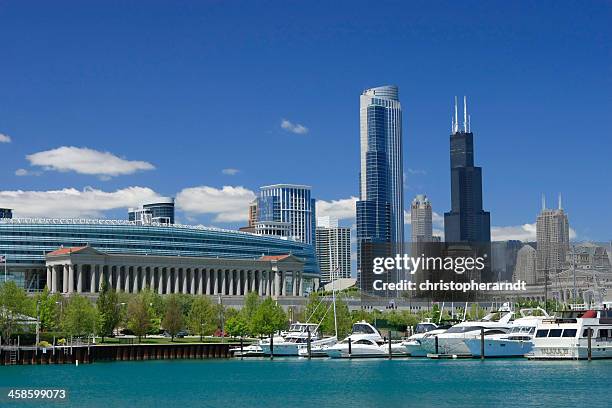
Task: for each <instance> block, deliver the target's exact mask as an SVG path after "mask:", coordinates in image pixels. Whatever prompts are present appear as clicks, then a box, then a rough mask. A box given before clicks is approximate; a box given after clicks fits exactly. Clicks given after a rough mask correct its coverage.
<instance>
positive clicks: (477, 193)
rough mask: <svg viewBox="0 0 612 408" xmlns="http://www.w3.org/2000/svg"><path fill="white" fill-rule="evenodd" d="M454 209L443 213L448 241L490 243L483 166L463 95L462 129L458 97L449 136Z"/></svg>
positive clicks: (452, 207) (452, 205) (445, 235)
mask: <svg viewBox="0 0 612 408" xmlns="http://www.w3.org/2000/svg"><path fill="white" fill-rule="evenodd" d="M450 170H451V210H450V211H449V212H447V213H445V214H444V240H445V241H446V242H457V243H458V242H462V243H488V242H490V241H491V225H490V224H491V221H490V214H489V212H487V211H484V210H483V205H482V169H481V168H480V167H476V166H474V134H473V133H472V131H471V129H470V119H469V116H468V112H467V99H466V98H465V97H464V99H463V129H460V126H459V117H458V108H457V98H456V97H455V116H454V119H453V121H452V133H451V136H450Z"/></svg>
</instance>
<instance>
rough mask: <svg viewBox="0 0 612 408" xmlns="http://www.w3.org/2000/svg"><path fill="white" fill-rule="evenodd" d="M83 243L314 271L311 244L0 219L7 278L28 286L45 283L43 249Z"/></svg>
mask: <svg viewBox="0 0 612 408" xmlns="http://www.w3.org/2000/svg"><path fill="white" fill-rule="evenodd" d="M85 245H89V246H91V247H93V248H95V249H97V250H99V251H101V252H105V253H109V254H137V255H157V256H176V257H181V256H183V257H207V258H227V259H258V258H260V257H261V256H262V255H284V254H292V255H294V256H296V257H298V258H300V259H302V260H303V261H304V262H305V265H304V272H305V273H307V274H318V273H319V268H318V265H317V262H316V257H315V250H314V247H313V246H312V245H308V244H304V243H302V242H297V241H292V240H287V239H280V238H274V237H265V236H258V235H254V234H250V233H245V232H239V231H231V230H222V229H215V228H208V227H202V226H186V225H176V224H175V225H164V224H152V225H136V224H135V223H133V222H130V221H120V220H118V221H115V220H81V219H12V220H11V219H5V220H0V255H5V256H6V259H7V264H6V273H7V276H8V278H9V279H13V280H15V281H16V282H17V283H18V284H19V285H21V286H23V287H25V288H27V289H29V290H39V289H41V288H43V287H44V285H45V283H46V282H45V281H46V274H45V273H44V269H45V255H46V254H47V253H49V252H51V251H54V250H56V249H58V248H60V247H62V246H64V247H78V246H85ZM2 273H4V271H2Z"/></svg>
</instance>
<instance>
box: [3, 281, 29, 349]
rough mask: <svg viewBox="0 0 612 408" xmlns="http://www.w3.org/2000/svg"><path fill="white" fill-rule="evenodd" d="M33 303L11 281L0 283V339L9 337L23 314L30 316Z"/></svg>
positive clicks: (23, 291)
mask: <svg viewBox="0 0 612 408" xmlns="http://www.w3.org/2000/svg"><path fill="white" fill-rule="evenodd" d="M35 309H36V308H35V306H34V303H33V302H32V300H31V299H29V298H28V296H27V295H26V293H25V290H23V289H22V288H20V287H18V286H17V284H15V282H13V281H8V282H4V283H2V284H1V285H0V328H1V331H2V339H4V340H5V341H6V340H8V339H10V337H11V335H12V334H13V332H14V331H15V330H16V329H17V327H18V326H19V324H20V321H21V320H22V318H23V316H24V315H25V316H30V317H32V316H33V315H34V314H35V313H36V311H35Z"/></svg>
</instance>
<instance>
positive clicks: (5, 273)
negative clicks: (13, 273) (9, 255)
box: [4, 254, 7, 283]
mask: <svg viewBox="0 0 612 408" xmlns="http://www.w3.org/2000/svg"><path fill="white" fill-rule="evenodd" d="M6 264H7V262H6V254H4V283H6V279H7V277H6V275H7V272H6Z"/></svg>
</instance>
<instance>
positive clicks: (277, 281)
mask: <svg viewBox="0 0 612 408" xmlns="http://www.w3.org/2000/svg"><path fill="white" fill-rule="evenodd" d="M272 275H273V276H274V292H273V293H274V296H280V285H281V277H280V272H279V271H274V272H273V273H272Z"/></svg>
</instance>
